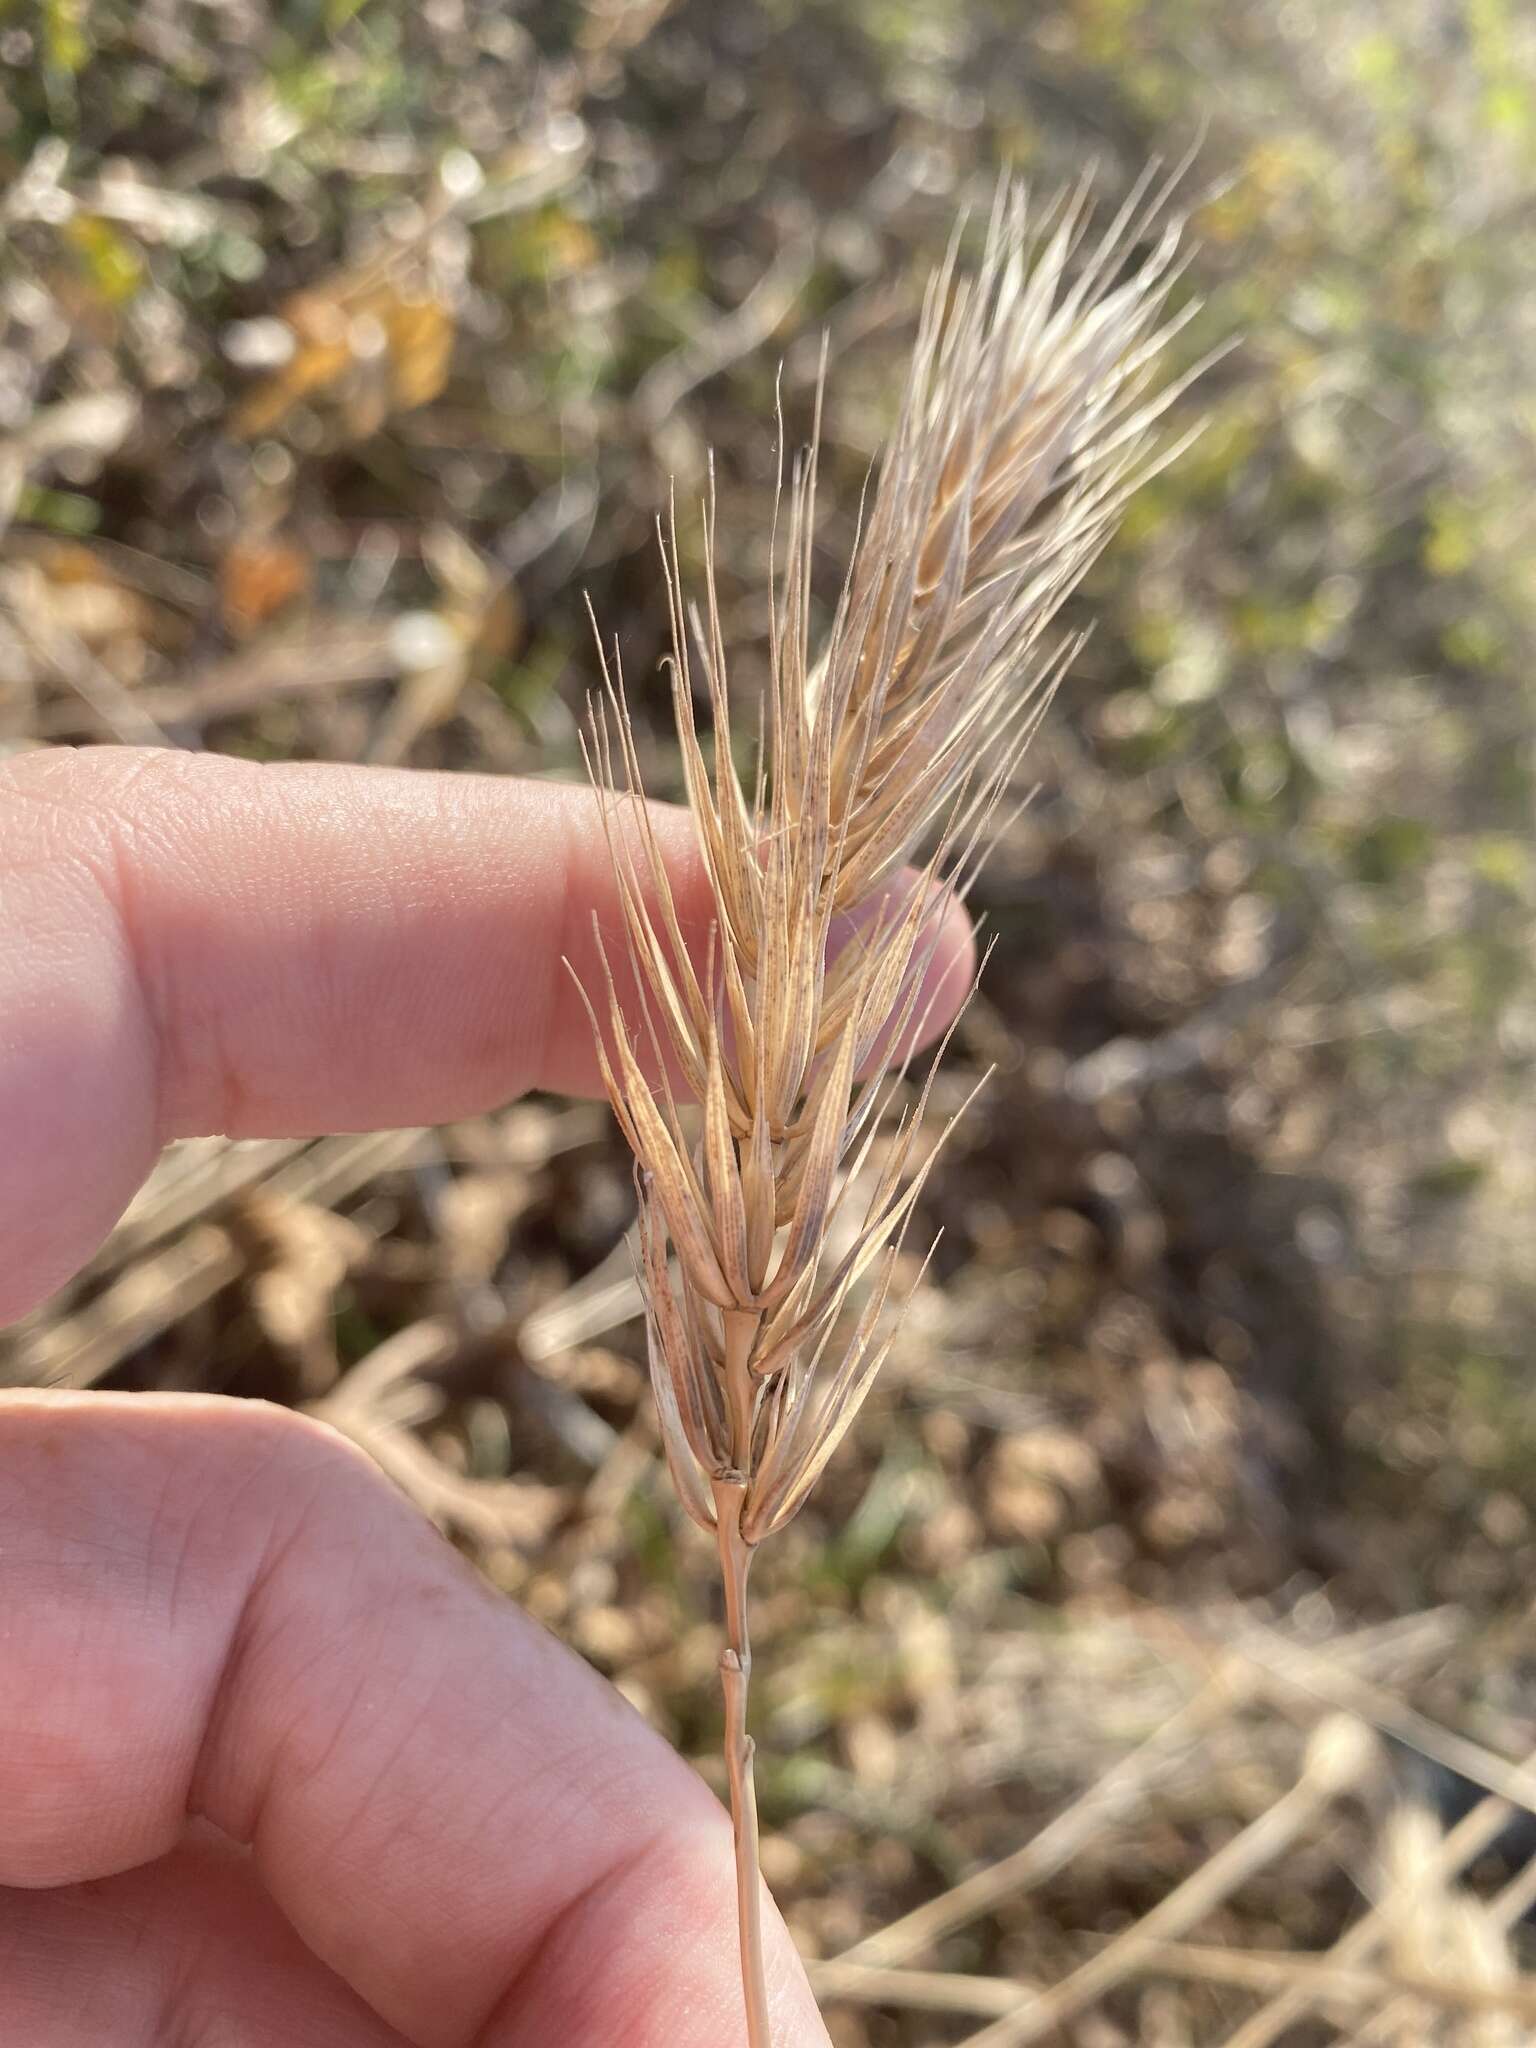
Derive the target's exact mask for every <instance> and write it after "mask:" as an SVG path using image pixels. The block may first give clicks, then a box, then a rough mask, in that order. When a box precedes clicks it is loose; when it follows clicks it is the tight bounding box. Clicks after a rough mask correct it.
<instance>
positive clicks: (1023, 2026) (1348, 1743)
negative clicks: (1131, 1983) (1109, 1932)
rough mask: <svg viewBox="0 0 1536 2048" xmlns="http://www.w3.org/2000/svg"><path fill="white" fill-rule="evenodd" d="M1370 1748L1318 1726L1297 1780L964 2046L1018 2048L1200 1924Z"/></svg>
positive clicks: (1354, 1775)
mask: <svg viewBox="0 0 1536 2048" xmlns="http://www.w3.org/2000/svg"><path fill="white" fill-rule="evenodd" d="M1373 1749H1374V1745H1373V1744H1372V1743H1371V1742H1370V1738H1369V1736H1368V1735H1367V1733H1366V1731H1365V1730H1364V1728H1362V1726H1361V1725H1360V1723H1359V1722H1357V1721H1352V1720H1348V1719H1346V1718H1344V1717H1342V1716H1339V1717H1335V1718H1333V1719H1331V1720H1328V1721H1325V1722H1323V1723H1322V1724H1321V1725H1320V1726H1319V1727H1318V1728H1317V1729H1316V1730H1315V1731H1314V1733H1313V1736H1312V1739H1311V1741H1310V1742H1309V1744H1308V1746H1307V1755H1306V1761H1305V1764H1304V1765H1303V1768H1302V1774H1301V1776H1300V1778H1299V1779H1298V1780H1297V1782H1296V1783H1295V1784H1294V1785H1292V1786H1291V1787H1290V1789H1289V1790H1288V1791H1286V1792H1282V1793H1281V1795H1280V1797H1279V1798H1278V1799H1277V1800H1276V1801H1275V1803H1274V1805H1273V1806H1270V1807H1268V1808H1266V1810H1265V1811H1264V1812H1263V1813H1261V1814H1260V1815H1259V1816H1258V1817H1257V1819H1255V1820H1252V1821H1250V1822H1249V1824H1248V1825H1247V1827H1245V1828H1244V1829H1243V1830H1242V1832H1241V1833H1240V1834H1238V1835H1235V1836H1234V1837H1233V1838H1232V1840H1231V1841H1230V1842H1228V1843H1227V1844H1226V1845H1225V1846H1224V1847H1223V1848H1221V1849H1218V1850H1217V1852H1216V1854H1215V1855H1214V1856H1212V1857H1210V1858H1209V1859H1208V1860H1207V1861H1206V1862H1204V1863H1203V1864H1201V1866H1200V1868H1199V1869H1198V1870H1196V1871H1195V1872H1194V1873H1193V1874H1192V1875H1191V1876H1189V1877H1187V1878H1186V1879H1185V1880H1184V1882H1183V1883H1182V1884H1181V1885H1178V1886H1177V1887H1176V1888H1175V1889H1174V1890H1173V1891H1171V1892H1170V1893H1169V1894H1168V1896H1167V1897H1166V1898H1165V1899H1163V1900H1161V1901H1160V1902H1159V1903H1158V1904H1157V1905H1156V1906H1154V1907H1153V1908H1152V1910H1151V1912H1150V1913H1147V1914H1144V1915H1143V1917H1142V1918H1141V1919H1140V1920H1138V1921H1137V1923H1136V1925H1135V1926H1134V1927H1130V1928H1127V1930H1126V1931H1125V1933H1124V1934H1122V1935H1120V1936H1118V1937H1117V1938H1116V1939H1115V1940H1114V1941H1112V1942H1111V1943H1110V1944H1109V1946H1108V1947H1107V1948H1105V1949H1102V1950H1101V1951H1100V1952H1099V1954H1098V1955H1096V1956H1094V1957H1092V1958H1091V1960H1090V1961H1088V1962H1086V1963H1084V1964H1083V1965H1082V1966H1081V1968H1079V1969H1076V1970H1074V1971H1073V1972H1072V1974H1071V1975H1070V1976H1069V1977H1066V1978H1064V1979H1063V1980H1062V1982H1061V1983H1059V1984H1057V1985H1054V1986H1053V1987H1052V1988H1051V1989H1050V1990H1049V1991H1045V1992H1040V1993H1038V1994H1032V1995H1030V1996H1028V1997H1026V1998H1025V1999H1024V2000H1023V2001H1022V2002H1021V2003H1020V2004H1019V2005H1018V2007H1017V2008H1016V2009H1015V2011H1013V2012H1012V2013H1009V2014H1007V2015H1005V2016H1004V2017H1003V2018H1002V2019H999V2020H997V2021H995V2022H994V2024H993V2025H992V2026H990V2027H985V2028H983V2029H982V2031H981V2032H980V2033H979V2034H975V2035H973V2036H972V2037H971V2039H970V2040H969V2041H967V2042H966V2043H965V2044H964V2048H1024V2044H1026V2043H1027V2042H1030V2041H1038V2040H1040V2039H1041V2037H1042V2036H1043V2035H1045V2034H1048V2033H1050V2032H1051V2030H1052V2029H1053V2028H1055V2027H1057V2026H1059V2025H1060V2024H1061V2023H1062V2021H1063V2020H1066V2019H1069V2018H1070V2017H1071V2016H1072V2014H1073V2013H1076V2012H1080V2011H1081V2010H1082V2008H1083V2007H1084V2006H1085V2005H1090V2004H1092V2002H1093V2001H1094V2000H1095V1999H1097V1998H1099V1997H1102V1995H1103V1994H1104V1993H1105V1992H1106V1991H1110V1990H1112V1989H1113V1988H1114V1986H1115V1985H1117V1984H1119V1983H1120V1982H1122V1981H1123V1980H1124V1979H1125V1978H1126V1977H1128V1976H1131V1975H1132V1974H1133V1973H1134V1972H1135V1971H1137V1970H1139V1969H1142V1968H1144V1967H1145V1966H1146V1964H1147V1962H1148V1959H1149V1957H1150V1956H1151V1955H1152V1954H1153V1953H1154V1952H1155V1951H1156V1948H1157V1946H1158V1944H1159V1943H1160V1942H1163V1941H1169V1940H1173V1939H1174V1938H1176V1937H1177V1936H1178V1935H1181V1934H1183V1933H1184V1932H1185V1931H1186V1930H1187V1929H1188V1928H1190V1927H1192V1926H1194V1925H1195V1924H1196V1922H1197V1921H1200V1920H1203V1919H1204V1918H1205V1916H1206V1915H1207V1914H1208V1913H1210V1912H1212V1911H1213V1910H1214V1909H1215V1907H1217V1906H1218V1905H1220V1904H1221V1902H1222V1900H1223V1899H1225V1898H1227V1897H1228V1896H1229V1895H1230V1894H1231V1893H1232V1892H1234V1891H1236V1889H1237V1888H1238V1886H1239V1885H1241V1884H1244V1883H1246V1882H1247V1880H1248V1879H1249V1878H1250V1877H1252V1876H1253V1875H1254V1874H1255V1873H1256V1872H1257V1871H1260V1870H1262V1869H1264V1867H1265V1866H1266V1865H1267V1864H1270V1863H1272V1862H1274V1860H1275V1858H1276V1857H1277V1856H1281V1855H1283V1854H1284V1852H1285V1851H1286V1850H1287V1849H1288V1848H1289V1847H1290V1845H1291V1844H1292V1842H1294V1841H1295V1840H1296V1839H1297V1837H1298V1836H1299V1835H1301V1834H1302V1833H1304V1832H1305V1830H1306V1829H1307V1828H1308V1827H1310V1826H1311V1825H1312V1824H1313V1823H1314V1822H1315V1821H1316V1819H1317V1818H1318V1816H1319V1815H1320V1814H1321V1813H1323V1812H1324V1811H1325V1810H1326V1809H1327V1808H1328V1807H1329V1806H1330V1805H1331V1804H1332V1803H1333V1801H1334V1800H1335V1799H1336V1798H1338V1796H1339V1795H1340V1794H1341V1793H1342V1792H1344V1791H1347V1790H1349V1789H1350V1788H1351V1787H1352V1786H1353V1785H1355V1784H1356V1782H1357V1781H1358V1780H1359V1778H1360V1777H1361V1775H1362V1774H1363V1772H1364V1770H1365V1769H1366V1768H1367V1766H1368V1764H1369V1762H1370V1759H1371V1755H1372V1753H1373Z"/></svg>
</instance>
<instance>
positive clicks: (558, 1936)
mask: <svg viewBox="0 0 1536 2048" xmlns="http://www.w3.org/2000/svg"><path fill="white" fill-rule="evenodd" d="M656 818H657V830H658V834H659V836H660V838H661V842H662V845H663V848H664V851H665V856H666V859H667V861H668V865H669V872H670V874H671V876H672V878H673V883H674V887H675V889H676V892H677V896H678V901H679V904H680V907H681V910H682V913H683V917H684V922H685V925H686V926H687V929H688V931H689V933H690V937H691V940H694V941H696V942H697V943H698V944H699V945H700V946H701V947H702V945H703V944H704V943H705V940H706V936H707V932H708V926H709V898H708V890H707V886H706V884H705V881H704V878H703V875H702V872H701V870H700V867H699V863H698V859H697V856H696V853H695V851H694V846H693V839H692V828H691V825H690V824H689V821H688V819H687V817H686V815H685V814H682V813H678V812H674V811H666V810H662V809H658V811H657V812H656ZM594 912H595V913H596V915H597V918H598V921H599V923H600V925H601V927H602V929H603V930H604V932H605V933H606V934H607V935H608V938H609V951H610V954H611V956H612V957H613V958H614V961H615V965H616V967H617V966H618V965H619V961H620V959H621V954H622V948H621V947H620V946H619V945H618V944H617V943H616V941H617V938H618V933H619V929H620V924H619V918H618V912H617V905H616V901H615V897H614V891H613V886H612V882H611V878H610V875H609V870H608V864H607V855H606V852H605V850H604V847H603V842H602V837H601V833H600V831H599V829H598V821H597V812H596V807H595V804H594V803H593V800H592V798H591V797H590V796H589V795H588V794H587V793H585V792H583V791H579V790H573V789H569V788H565V787H563V786H557V785H554V784H548V783H538V782H516V781H511V780H507V779H491V778H480V777H471V776H433V775H423V774H411V773H398V772H392V771H385V770H375V769H357V768H342V767H330V766H310V765H303V766H284V767H256V766H253V765H251V764H248V763H243V762H236V761H229V760H221V759H217V758H214V757H211V756H207V755H183V754H173V753H162V752H157V751H152V750H141V749H133V748H103V749H99V750H87V751H82V752H78V753H77V752H70V751H64V750H60V751H57V752H50V753H41V754H32V755H26V756H22V757H20V758H17V759H15V760H12V761H10V762H8V763H5V764H4V765H3V766H0V932H3V933H4V934H5V935H6V938H7V940H8V943H6V944H5V945H3V946H0V1134H3V1138H0V1246H3V1247H4V1252H3V1255H0V1319H4V1318H7V1317H14V1316H16V1315H19V1314H21V1313H23V1312H24V1311H25V1310H27V1309H28V1308H30V1307H32V1306H34V1305H35V1304H36V1303H37V1302H38V1301H40V1300H41V1299H43V1298H44V1297H45V1296H46V1295H47V1294H48V1293H49V1292H50V1291H51V1290H52V1289H53V1288H54V1287H56V1286H57V1285H59V1284H60V1283H61V1282H62V1281H63V1280H64V1279H65V1278H67V1276H68V1275H69V1274H70V1273H71V1272H73V1271H74V1270H75V1269H76V1268H77V1267H78V1266H79V1265H80V1264H81V1263H82V1262H83V1261H84V1260H85V1259H86V1258H88V1257H89V1255H90V1253H91V1252H92V1251H93V1250H94V1248H95V1247H96V1245H97V1244H98V1243H99V1242H100V1241H101V1239H102V1237H103V1236H104V1235H105V1234H106V1232H107V1231H108V1230H109V1229H110V1227H111V1225H112V1223H113V1222H114V1220H115V1219H116V1217H117V1216H118V1215H119V1214H120V1212H121V1210H122V1209H123V1207H124V1205H125V1204H126V1203H127V1201H128V1199H129V1198H130V1196H131V1195H132V1193H133V1191H134V1189H135V1188H136V1187H137V1186H138V1185H139V1183H140V1182H141V1181H142V1179H143V1178H144V1176H145V1175H146V1174H147V1173H148V1171H149V1169H150V1168H151V1166H152V1165H153V1163H154V1161H155V1158H156V1156H157V1154H158V1152H159V1150H160V1148H161V1146H162V1145H163V1144H165V1143H166V1142H167V1141H168V1140H170V1139H172V1138H176V1137H182V1136H188V1135H192V1134H198V1133H207V1132H214V1131H222V1132H226V1133H228V1134H229V1135H231V1136H235V1137H257V1136H275V1135H296V1134H304V1133H311V1132H321V1131H339V1130H364V1129H368V1128H372V1127H381V1126H390V1125H403V1124H416V1123H429V1122H436V1121H441V1120H445V1119H448V1118H453V1117H459V1116H465V1115H469V1114H472V1113H474V1112H476V1111H478V1110H482V1109H485V1108H487V1107H489V1106H491V1105H493V1104H495V1103H498V1102H501V1101H505V1100H506V1099H508V1098H509V1097H511V1096H514V1095H516V1094H518V1093H520V1092H522V1091H523V1090H525V1089H528V1088H532V1087H543V1088H549V1089H557V1090H561V1091H566V1092H571V1093H581V1094H590V1093H593V1092H595V1091H596V1088H597V1076H596V1071H595V1067H594V1064H593V1060H592V1055H591V1048H590V1038H589V1034H588V1029H587V1025H586V1020H585V1017H584V1015H583V1014H582V1012H581V1009H580V1006H579V1003H578V1001H577V998H576V994H575V991H574V989H573V988H572V987H571V985H570V981H569V977H568V976H567V974H566V973H565V970H564V969H563V967H562V966H561V964H560V963H561V956H562V954H564V955H568V956H569V957H570V958H571V960H572V962H573V964H574V965H575V967H576V969H577V971H578V973H580V974H581V975H582V977H583V979H584V980H586V981H587V982H588V985H589V986H590V985H592V983H593V981H594V979H595V969H596V958H595V951H594V941H593V938H592V930H591V920H592V915H593V913H594ZM970 972H971V945H970V938H969V933H968V931H967V929H966V927H965V922H964V919H963V916H962V914H961V913H960V911H959V910H958V908H954V909H953V911H952V913H951V915H950V919H949V922H948V923H947V924H946V926H945V930H944V936H943V941H942V943H941V945H940V947H939V949H938V952H937V953H936V956H935V960H934V964H933V968H932V970H931V975H930V993H931V994H932V997H933V1000H932V1002H931V1005H930V1006H929V1007H928V1010H927V1030H928V1032H929V1033H930V1034H931V1033H932V1031H934V1030H936V1029H938V1028H940V1027H941V1026H942V1025H943V1024H944V1023H945V1022H946V1021H947V1020H948V1018H949V1016H950V1015H951V1014H952V1013H953V1010H954V1008H955V1007H956V1005H957V1003H958V1001H959V1000H960V998H961V996H962V995H963V993H964V990H965V987H966V986H967V984H968V981H969V976H970ZM0 1816H3V1825H0V2041H17V2042H21V2041H25V2042H26V2043H27V2044H28V2048H140V2044H142V2048H265V2044H267V2043H271V2044H273V2048H277V2044H283V2048H322V2044H323V2048H384V2044H390V2048H399V2044H402V2043H413V2044H417V2048H599V2044H601V2048H663V2044H665V2048H739V2044H742V2043H744V2041H745V2022H744V2019H743V2017H742V2013H741V1993H740V1988H739V1982H738V1977H737V1962H736V1931H735V1907H734V1895H733V1888H732V1859H731V1838H730V1828H729V1824H728V1822H727V1820H726V1818H725V1815H724V1813H723V1811H722V1809H721V1807H720V1806H719V1803H718V1802H717V1801H716V1800H715V1799H714V1798H713V1796H712V1795H711V1794H710V1793H709V1791H708V1790H707V1788H706V1787H705V1786H704V1785H703V1784H702V1782H701V1781H700V1780H699V1779H698V1778H697V1777H696V1776H695V1775H694V1773H693V1772H692V1771H690V1770H689V1769H688V1768H687V1767H686V1766H685V1765H684V1764H683V1763H681V1762H680V1761H679V1760H678V1759H677V1758H676V1757H675V1756H674V1755H673V1754H672V1752H671V1751H670V1750H669V1749H668V1748H667V1746H666V1745H665V1744H664V1743H663V1742H662V1741H661V1740H660V1739H659V1738H658V1737H657V1736H656V1735H654V1734H653V1733H652V1732H651V1731H650V1729H648V1728H647V1727H646V1725H645V1724H644V1723H643V1722H642V1721H641V1720H640V1718H639V1717H638V1715H636V1714H634V1713H633V1712H632V1711H631V1710H630V1709H629V1708H628V1707H627V1706H626V1705H625V1703H624V1702H623V1701H622V1700H621V1699H620V1698H619V1697H618V1695H617V1694H616V1693H614V1692H613V1690H612V1689H611V1688H610V1687H609V1686H607V1685H606V1684H605V1683H604V1682H603V1681H602V1680H601V1679H599V1678H598V1677H597V1676H596V1674H594V1673H593V1672H592V1671H591V1670H590V1669H589V1668H588V1667H587V1666H586V1665H585V1664H584V1663H583V1662H582V1661H581V1660H580V1659H579V1658H578V1657H576V1656H574V1655H573V1654H572V1653H570V1652H569V1651H567V1650H565V1649H564V1648H563V1647H562V1646H560V1645H559V1644H557V1643H556V1642H554V1641H553V1640H552V1639H551V1638H550V1637H549V1636H547V1635H546V1634H545V1633H544V1632H543V1631H542V1630H541V1629H540V1628H538V1627H537V1626H536V1625H535V1624H534V1623H532V1622H531V1621H529V1620H528V1618H527V1617H526V1616H524V1615H522V1614H521V1613H520V1612H519V1611H518V1610H517V1609H516V1608H515V1607H513V1606H512V1605H511V1603H510V1602H508V1601H506V1600H504V1599H501V1598H499V1597H496V1596H493V1595H492V1594H491V1593H489V1592H488V1591H487V1590H486V1589H485V1588H484V1587H483V1586H482V1585H481V1583H480V1582H479V1580H478V1579H477V1578H476V1577H475V1576H474V1574H473V1573H472V1572H471V1571H470V1570H469V1569H468V1568H467V1567H466V1566H465V1565H464V1564H463V1562H462V1561H461V1560H460V1559H459V1558H458V1557H457V1556H456V1555H455V1554H454V1553H453V1552H452V1551H451V1550H450V1549H449V1547H448V1546H447V1545H446V1544H444V1543H443V1542H441V1541H440V1540H439V1539H438V1538H437V1537H436V1536H435V1535H434V1534H433V1532H432V1531H431V1530H430V1529H428V1528H427V1527H426V1526H425V1525H424V1524H423V1523H422V1522H421V1521H420V1520H419V1518H418V1517H417V1516H416V1515H415V1514H414V1512H413V1511H412V1510H411V1509H410V1507H409V1506H408V1505H407V1504H406V1503H405V1502H404V1501H402V1500H401V1499H399V1498H398V1497H397V1496H396V1495H395V1494H394V1493H393V1492H392V1490H391V1489H390V1488H389V1487H388V1486H387V1485H386V1484H385V1482H384V1481H383V1480H382V1479H381V1478H380V1477H379V1476H378V1475H377V1474H376V1472H375V1471H374V1470H373V1468H372V1467H371V1466H370V1465H369V1464H368V1463H367V1461H366V1460H365V1459H364V1458H362V1457H361V1456H360V1455H359V1454H357V1453H356V1452H354V1451H353V1450H351V1449H350V1448H349V1447H348V1446H347V1445H346V1444H344V1443H343V1442H341V1441H340V1440H339V1439H337V1438H335V1437H334V1436H332V1435H331V1434H330V1433H329V1432H327V1431H325V1430H323V1429H322V1428H320V1427H318V1426H317V1425H315V1424H313V1423H310V1422H307V1421H306V1420H304V1419H303V1418H301V1417H297V1416H294V1415H292V1414H289V1413H286V1412H284V1411H281V1410H277V1409H271V1408H267V1407H265V1406H264V1405H262V1404H260V1403H255V1402H233V1401H223V1400H216V1399H204V1398H201V1397H194V1396H163V1397H162V1396H145V1395H137V1396H115V1395H89V1394H87V1395H76V1394H62V1393H38V1392H32V1391H27V1392H15V1393H4V1394H0ZM768 1956H769V1963H768V1970H769V1979H770V1987H771V1998H772V2005H773V2011H774V2021H775V2029H774V2039H775V2043H776V2044H778V2048H826V2041H827V2036H826V2033H825V2030H824V2029H823V2027H822V2024H821V2021H820V2019H819V2018H818V2017H817V2015H816V2012H815V2007H814V2004H813V2001H812V1999H811V1996H810V1993H809V1991H808V1989H807V1987H806V1984H805V1980H804V1977H803V1974H802V1972H801V1970H800V1966H799V1964H798V1962H797V1960H796V1958H795V1956H794V1953H793V1949H792V1947H791V1945H790V1942H789V1939H788V1936H787V1935H786V1934H785V1932H784V1929H783V1927H782V1924H781V1923H780V1922H779V1920H778V1919H777V1916H776V1915H773V1914H772V1913H771V1912H770V1913H769V1915H768Z"/></svg>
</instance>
